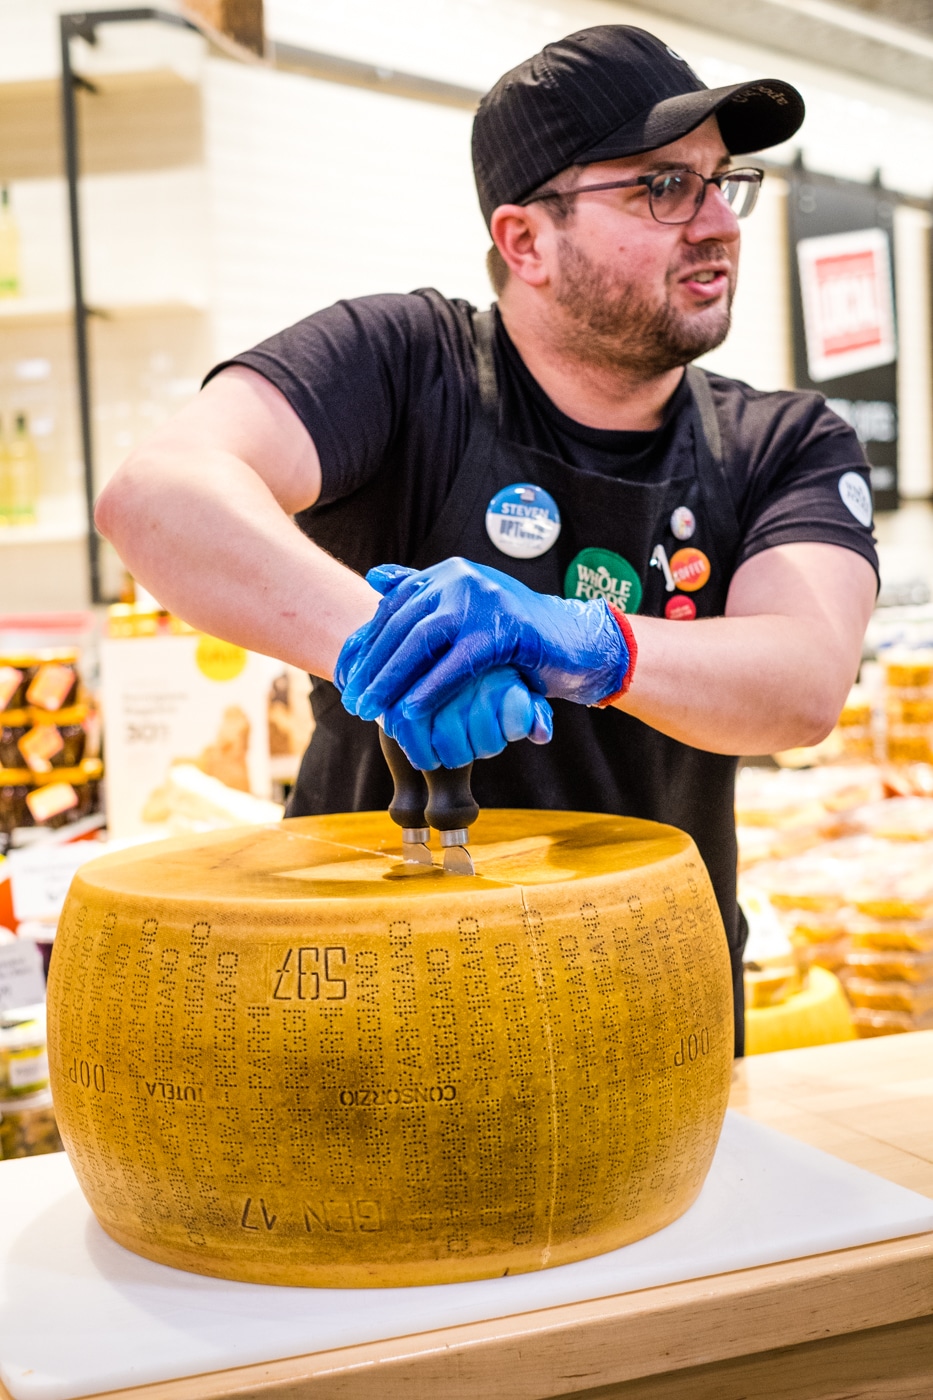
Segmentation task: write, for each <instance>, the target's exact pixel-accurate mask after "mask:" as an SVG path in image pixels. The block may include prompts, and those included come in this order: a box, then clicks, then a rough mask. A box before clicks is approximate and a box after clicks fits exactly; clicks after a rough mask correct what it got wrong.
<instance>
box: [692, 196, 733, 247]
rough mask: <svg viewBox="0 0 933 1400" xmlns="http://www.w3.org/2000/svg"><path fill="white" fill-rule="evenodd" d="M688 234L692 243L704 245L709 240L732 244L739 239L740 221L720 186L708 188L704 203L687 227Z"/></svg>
mask: <svg viewBox="0 0 933 1400" xmlns="http://www.w3.org/2000/svg"><path fill="white" fill-rule="evenodd" d="M686 233H687V237H688V238H689V240H690V242H691V243H704V242H706V240H707V239H716V240H717V241H718V242H720V243H730V242H734V241H735V240H736V239H737V238H738V236H739V221H738V219H737V218H736V216H735V211H734V210H733V208H732V205H731V204H730V203H729V202H728V200H727V199H726V197H725V195H724V194H723V192H722V190H721V189H720V188H719V186H718V185H707V186H706V195H705V197H704V199H703V203H702V204H701V205H700V207H699V209H698V210H697V212H696V214H695V215H694V216H693V218H692V219H691V220H690V222H689V224H687V225H686Z"/></svg>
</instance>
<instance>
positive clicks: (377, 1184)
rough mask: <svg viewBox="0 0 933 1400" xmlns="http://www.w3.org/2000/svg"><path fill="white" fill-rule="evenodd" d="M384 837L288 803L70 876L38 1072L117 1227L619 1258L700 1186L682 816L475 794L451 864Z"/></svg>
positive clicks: (294, 1252)
mask: <svg viewBox="0 0 933 1400" xmlns="http://www.w3.org/2000/svg"><path fill="white" fill-rule="evenodd" d="M398 838H399V832H398V829H397V828H396V827H394V826H393V824H392V823H391V822H390V821H389V819H388V817H387V816H386V815H385V814H384V813H355V814H348V815H339V816H330V817H313V818H300V819H297V820H291V821H286V822H284V823H283V824H281V825H277V826H274V827H271V826H270V827H256V828H251V829H249V830H238V831H235V832H229V831H228V832H217V833H213V834H211V835H209V836H200V837H190V838H179V839H176V840H172V841H166V842H160V843H158V844H156V845H153V846H149V847H134V848H131V849H130V850H127V851H123V852H119V853H115V854H113V855H110V856H105V857H103V858H102V859H99V860H96V861H92V862H89V863H88V864H86V865H84V866H83V867H82V868H81V869H80V870H79V871H78V872H77V874H76V876H75V880H74V883H73V885H72V888H71V891H70V893H69V896H68V900H67V903H66V906H65V910H64V913H63V916H62V921H61V925H60V928H59V933H58V937H57V939H56V946H55V956H54V958H53V960H52V967H51V975H50V982H49V1052H50V1070H51V1077H52V1085H53V1091H54V1095H55V1108H56V1113H57V1116H58V1119H59V1125H60V1129H61V1133H62V1137H63V1140H64V1142H65V1145H66V1148H67V1150H68V1152H69V1155H70V1156H71V1160H72V1162H73V1165H74V1168H75V1171H76V1174H77V1177H78V1180H79V1182H80V1183H81V1186H82V1189H83V1191H84V1192H85V1195H86V1196H87V1198H88V1200H89V1202H90V1204H91V1206H92V1208H93V1209H94V1211H95V1214H96V1215H97V1217H98V1219H99V1220H100V1222H101V1224H102V1225H103V1227H104V1229H105V1230H107V1231H108V1233H109V1234H110V1235H112V1236H113V1238H114V1239H116V1240H118V1241H119V1242H120V1243H121V1244H124V1245H126V1246H127V1248H130V1249H132V1250H135V1251H136V1252H138V1253H140V1254H143V1255H145V1256H146V1257H147V1258H150V1259H155V1260H157V1261H158V1262H161V1263H165V1264H170V1265H174V1266H175V1267H178V1268H183V1269H190V1270H193V1271H195V1272H200V1273H205V1274H211V1275H214V1276H218V1277H224V1278H232V1279H243V1280H246V1281H251V1282H265V1283H279V1284H287V1285H295V1284H299V1285H302V1284H303V1285H312V1286H314V1285H317V1286H324V1287H342V1286H346V1287H360V1286H364V1287H365V1286H371V1285H398V1284H422V1283H437V1282H446V1281H450V1282H453V1281H459V1280H464V1279H471V1278H482V1277H490V1276H494V1275H497V1274H503V1273H507V1272H508V1273H518V1272H524V1271H528V1270H532V1269H539V1268H544V1267H548V1266H550V1265H555V1264H562V1263H566V1262H570V1261H571V1260H574V1259H580V1258H585V1257H588V1256H589V1255H593V1254H598V1253H602V1252H604V1251H606V1250H610V1249H615V1248H617V1247H618V1246H620V1245H622V1244H625V1243H627V1242H629V1241H631V1240H634V1239H639V1238H641V1237H642V1236H644V1235H646V1234H649V1233H651V1232H652V1231H654V1230H657V1229H660V1228H661V1227H662V1226H664V1225H667V1224H669V1223H670V1222H671V1221H672V1220H674V1219H676V1218H677V1216H679V1215H680V1214H682V1213H683V1211H684V1210H685V1209H687V1207H688V1206H689V1205H690V1204H691V1203H692V1201H693V1200H694V1199H695V1198H696V1196H697V1194H698V1192H699V1190H700V1187H701V1185H702V1183H703V1180H704V1178H705V1176H706V1173H707V1171H708V1169H709V1165H710V1162H711V1160H712V1156H713V1151H714V1148H715V1146H716V1141H717V1139H718V1136H719V1131H720V1128H721V1125H722V1119H723V1115H724V1112H725V1107H726V1100H727V1096H728V1090H729V1079H730V1073H731V1063H732V1037H733V1029H732V991H731V973H730V966H729V957H728V951H727V947H726V940H725V935H724V932H723V928H722V922H721V919H720V917H719V913H718V910H717V907H716V903H715V899H714V896H713V892H712V887H711V885H710V883H709V878H708V876H707V873H706V870H705V868H704V866H703V864H702V861H701V860H700V857H699V855H698V853H697V851H696V848H695V846H694V845H693V842H692V841H691V840H690V838H689V837H688V836H686V835H685V834H684V833H682V832H680V831H676V830H675V829H674V828H672V827H664V826H659V825H656V824H654V823H650V822H639V821H634V820H629V819H625V818H618V817H611V816H594V815H590V814H586V813H573V812H539V811H532V812H525V811H508V810H501V811H496V810H490V811H486V812H484V813H482V815H481V816H480V818H479V820H478V821H477V823H476V825H475V827H474V828H473V830H472V832H471V839H470V848H471V852H472V854H473V857H474V861H475V864H476V875H475V876H473V877H467V876H457V875H451V874H449V873H447V872H445V871H444V870H443V869H442V868H441V867H440V865H437V866H435V867H433V868H429V867H427V866H423V867H418V866H410V865H405V864H403V862H402V861H401V859H400V857H401V846H400V842H399V839H398ZM437 859H438V860H439V859H440V853H439V852H438V853H437Z"/></svg>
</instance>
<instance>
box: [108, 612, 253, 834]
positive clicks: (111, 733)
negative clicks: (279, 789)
mask: <svg viewBox="0 0 933 1400" xmlns="http://www.w3.org/2000/svg"><path fill="white" fill-rule="evenodd" d="M280 670H281V665H280V663H278V662H275V661H272V660H270V658H269V657H266V656H259V655H257V654H256V653H254V652H249V651H245V650H244V649H243V648H242V647H238V646H234V645H232V644H231V643H228V642H221V641H218V640H216V639H215V638H213V637H207V636H204V635H203V634H199V633H191V634H189V635H181V636H155V637H108V638H105V639H104V640H103V641H102V642H101V699H102V707H103V713H104V753H105V755H106V762H107V825H108V829H109V832H110V835H111V836H112V837H117V838H120V837H124V836H143V835H146V834H151V835H152V836H153V838H154V839H155V838H158V837H160V836H162V835H164V834H165V830H164V827H165V821H166V802H165V798H164V794H165V792H166V787H167V784H168V783H169V777H170V770H171V768H172V766H173V765H177V764H193V765H195V766H196V767H197V768H198V769H200V770H201V772H203V773H205V774H207V775H208V776H209V777H211V778H214V779H218V780H219V781H220V782H221V783H223V784H225V785H226V787H228V788H230V789H233V790H234V791H235V792H236V791H239V792H244V793H245V792H249V793H252V794H253V795H254V796H255V797H260V798H267V797H268V796H269V790H270V770H269V718H268V699H269V689H270V685H271V682H272V679H273V677H274V676H275V675H276V674H277V672H278V671H280Z"/></svg>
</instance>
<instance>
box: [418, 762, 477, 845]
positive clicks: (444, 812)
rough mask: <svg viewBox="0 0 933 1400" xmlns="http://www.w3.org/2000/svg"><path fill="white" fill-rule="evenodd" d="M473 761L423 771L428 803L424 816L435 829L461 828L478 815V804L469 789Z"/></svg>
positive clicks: (451, 829) (470, 824)
mask: <svg viewBox="0 0 933 1400" xmlns="http://www.w3.org/2000/svg"><path fill="white" fill-rule="evenodd" d="M472 771H473V764H472V763H467V764H465V765H464V767H463V768H435V769H434V770H433V771H432V772H430V773H425V775H424V778H425V781H426V782H427V785H428V803H427V806H426V807H425V809H424V815H425V816H426V817H427V819H428V825H429V826H433V827H434V830H435V831H457V830H464V829H466V828H469V827H471V826H472V825H473V823H474V822H475V821H476V818H477V817H478V816H479V806H478V804H477V802H476V799H475V798H474V796H473V793H472V791H471V789H470V774H471V773H472Z"/></svg>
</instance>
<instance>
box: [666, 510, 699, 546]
mask: <svg viewBox="0 0 933 1400" xmlns="http://www.w3.org/2000/svg"><path fill="white" fill-rule="evenodd" d="M696 527H697V520H696V516H695V515H694V513H693V511H692V510H691V509H690V507H689V506H678V507H677V509H676V510H675V511H674V512H673V514H672V515H671V531H672V533H673V535H674V538H675V540H689V539H690V538H692V536H693V532H694V531H695V530H696Z"/></svg>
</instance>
